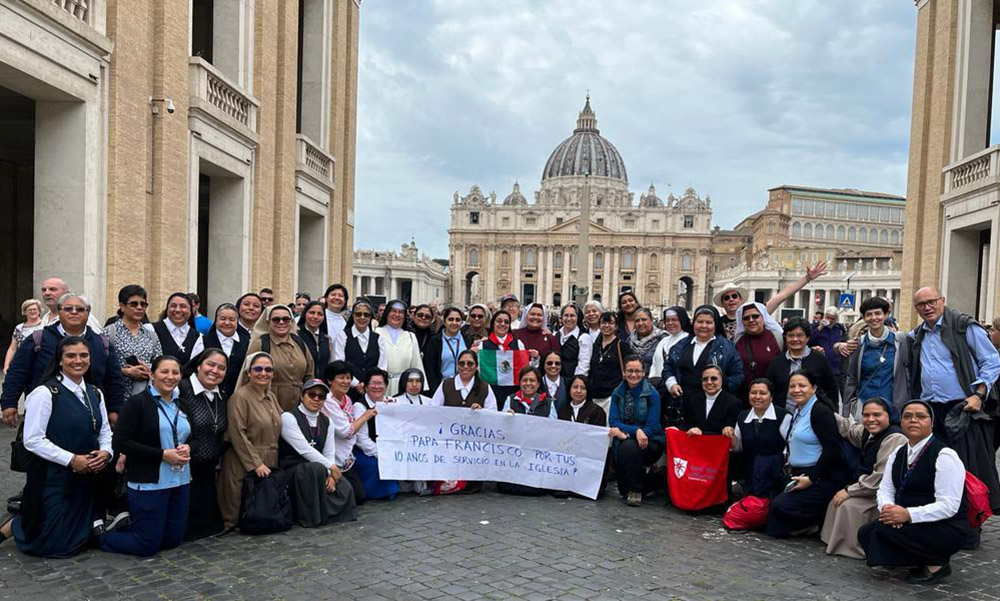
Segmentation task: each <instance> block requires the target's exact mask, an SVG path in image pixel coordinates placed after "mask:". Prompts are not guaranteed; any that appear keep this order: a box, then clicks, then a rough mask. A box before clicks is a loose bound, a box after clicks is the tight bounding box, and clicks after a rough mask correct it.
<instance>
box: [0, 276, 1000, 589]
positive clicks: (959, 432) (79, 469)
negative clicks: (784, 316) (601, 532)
mask: <svg viewBox="0 0 1000 601" xmlns="http://www.w3.org/2000/svg"><path fill="white" fill-rule="evenodd" d="M824 273H825V265H823V264H822V263H820V264H817V265H816V266H815V267H813V268H810V269H809V270H808V271H807V272H806V273H805V275H803V277H802V278H801V279H800V280H799V281H797V282H795V283H793V284H791V285H790V286H789V287H788V288H786V289H785V290H782V291H781V292H780V293H779V294H778V295H776V296H775V297H774V298H772V299H770V300H769V301H768V302H767V303H761V302H755V301H753V300H752V299H748V298H747V291H746V290H745V289H742V288H739V287H735V286H732V287H728V288H726V289H724V290H721V291H719V292H718V294H717V295H716V296H715V297H714V299H713V301H714V304H706V305H702V306H699V307H697V308H695V309H694V310H693V311H690V312H689V311H688V310H687V309H686V308H685V307H682V306H675V307H670V308H668V309H666V310H665V311H662V312H657V313H654V312H653V310H651V309H650V308H648V307H644V306H643V305H642V304H641V303H640V300H639V298H638V297H637V296H636V294H635V293H634V292H631V291H626V292H622V293H621V294H620V295H619V296H618V298H617V303H616V307H614V309H612V308H610V307H605V306H603V305H602V303H601V302H599V301H597V300H590V301H589V302H586V303H585V304H583V306H577V305H575V304H568V305H566V306H564V307H555V308H551V309H550V308H549V307H546V306H544V305H542V304H539V303H529V304H527V305H526V306H522V305H521V303H520V302H519V300H518V298H516V297H515V296H513V295H507V296H504V297H503V298H501V299H500V300H499V303H498V304H497V305H493V304H492V303H491V304H486V305H484V304H476V305H473V306H471V307H468V308H460V307H455V306H449V307H445V308H443V309H441V310H439V309H438V307H437V306H436V305H434V304H431V303H428V304H419V305H416V306H408V305H407V304H406V303H404V302H402V301H400V300H391V301H389V302H387V303H380V304H377V305H376V304H373V303H372V302H370V301H369V300H368V299H366V298H364V297H360V298H356V299H354V300H353V302H351V297H350V294H349V291H348V289H347V288H346V287H345V286H343V285H341V284H334V285H331V286H330V287H329V288H327V290H326V291H325V293H324V294H323V295H322V296H320V297H319V298H316V299H313V298H311V296H310V295H309V294H306V293H299V294H296V295H295V298H294V299H293V300H292V302H290V303H288V304H279V303H276V301H275V295H274V293H273V291H272V290H270V289H267V288H265V289H263V290H261V291H260V292H259V293H248V294H244V295H243V296H241V297H240V298H239V299H236V301H235V302H234V303H223V304H221V305H219V306H218V307H217V308H216V310H215V313H214V315H213V316H212V318H208V317H206V316H205V315H203V314H202V313H201V310H200V305H199V299H198V297H197V295H195V294H191V293H183V292H175V293H173V294H171V295H170V296H169V297H168V298H167V301H166V303H165V305H164V306H163V307H162V311H161V312H160V313H159V315H158V318H156V319H153V317H155V315H153V316H151V315H150V313H151V312H150V311H149V303H148V301H147V294H146V291H145V290H144V289H143V288H142V287H141V286H139V285H128V286H125V287H123V288H122V289H121V291H120V293H119V295H118V311H117V313H116V314H115V315H114V316H112V317H111V318H110V319H109V320H108V321H107V322H105V323H104V324H103V325H102V324H100V323H99V322H98V320H97V319H96V318H95V316H94V315H92V313H91V305H90V303H89V302H88V300H87V298H86V297H85V296H83V295H81V294H77V293H74V292H71V291H69V290H68V289H67V286H66V284H65V283H64V282H62V280H60V279H58V278H50V279H48V280H45V282H43V283H42V287H41V296H42V299H41V300H40V301H39V300H34V299H29V300H27V301H25V302H24V304H23V306H22V313H23V314H24V317H25V321H24V323H23V324H20V325H18V326H17V329H16V330H15V332H14V341H13V342H12V344H11V348H10V349H9V351H8V353H7V356H6V358H5V365H4V367H5V370H6V379H5V381H4V384H3V391H2V394H0V407H2V409H3V420H4V423H5V424H6V425H7V426H8V427H11V428H14V427H19V432H18V436H17V441H16V442H15V444H14V448H13V453H12V468H14V469H16V470H18V471H23V472H26V474H27V482H26V485H25V487H24V490H23V491H22V492H21V494H20V495H18V496H17V497H15V498H13V499H11V501H10V503H9V509H10V511H11V513H12V514H14V517H13V518H11V519H9V520H7V521H6V522H5V523H3V525H2V526H0V540H5V539H7V538H13V539H14V540H15V542H16V544H17V546H18V547H19V548H20V549H21V550H22V551H23V552H25V553H29V554H35V555H41V556H47V557H64V556H68V555H72V554H74V553H77V552H79V551H80V550H82V549H84V548H85V547H87V546H89V545H97V546H99V547H100V548H102V549H104V550H106V551H109V552H117V553H130V554H135V555H152V554H154V553H156V552H158V551H159V550H161V549H169V548H172V547H175V546H177V545H179V544H181V543H182V542H183V541H185V540H193V539H198V538H202V537H206V536H212V535H218V534H221V533H225V532H227V531H229V530H232V529H234V528H236V527H242V523H243V522H242V520H243V519H244V518H245V514H246V513H247V508H246V505H247V498H246V497H247V490H248V486H249V485H250V484H253V483H255V482H261V481H266V480H267V479H268V478H273V477H276V476H275V474H278V473H281V474H282V477H283V478H286V479H287V482H288V489H289V491H291V513H292V515H294V520H295V522H296V523H297V524H298V525H300V526H302V527H316V526H320V525H323V524H327V523H331V522H339V521H347V520H351V519H354V517H355V515H356V513H357V507H358V506H360V505H363V504H364V503H365V502H367V501H369V500H373V499H387V500H391V499H393V498H395V497H396V496H397V495H399V494H401V493H413V494H418V495H430V494H448V493H454V492H461V493H473V492H476V491H478V490H480V489H481V488H482V486H481V484H482V483H478V482H402V481H387V480H383V479H381V478H380V476H379V469H378V446H377V445H376V442H375V441H376V439H377V437H378V415H379V408H380V407H381V406H383V404H384V403H391V402H396V403H409V404H413V405H427V406H447V407H460V408H466V409H468V410H484V411H504V412H510V413H513V414H519V415H524V416H532V417H537V418H542V419H562V420H567V421H574V422H579V423H584V424H590V425H595V426H601V427H605V428H607V432H608V437H609V459H608V462H607V468H606V473H605V482H604V483H602V486H601V490H602V491H603V490H604V489H605V484H607V483H608V482H610V481H611V480H614V481H615V483H616V487H617V491H618V493H619V494H620V496H621V497H622V498H623V499H624V502H625V503H626V504H627V505H628V506H638V505H641V504H642V503H643V502H644V499H646V498H647V497H650V495H655V494H656V493H658V492H660V490H661V489H662V488H663V487H664V486H665V481H666V479H665V477H664V475H663V474H664V471H665V470H664V468H663V465H664V457H665V451H666V450H667V448H666V447H667V444H668V443H667V436H666V430H667V429H669V428H677V429H679V430H683V431H686V433H687V435H689V436H713V435H714V436H720V437H726V438H728V439H729V440H728V443H727V444H729V446H730V449H731V460H730V462H729V477H728V482H727V485H728V486H729V501H730V502H733V501H736V500H738V499H740V498H741V497H755V498H762V499H766V500H767V501H768V503H769V506H768V507H769V508H768V510H767V519H766V525H765V526H764V530H765V531H766V533H767V534H769V535H771V536H774V537H790V536H810V535H816V534H818V535H819V536H820V538H821V540H822V541H823V542H824V543H825V544H826V551H827V553H830V554H837V555H842V556H846V557H852V558H858V559H866V560H867V562H868V564H869V565H872V566H875V565H886V566H902V567H908V568H910V574H909V579H910V580H912V581H914V582H921V583H929V582H935V581H937V580H939V579H941V578H944V577H946V576H947V575H948V574H949V573H950V567H949V559H950V557H951V556H952V555H953V554H954V553H956V552H957V551H958V550H960V549H962V548H976V547H977V546H978V544H979V534H980V531H979V529H978V528H972V527H971V526H970V524H969V521H968V520H967V519H966V517H965V516H966V513H967V507H968V499H967V497H966V494H965V492H964V488H963V486H964V483H965V480H966V472H968V473H970V474H972V475H974V476H975V477H976V478H978V479H979V480H980V481H981V482H982V483H983V484H984V485H985V487H986V488H987V489H988V491H989V500H990V506H991V507H992V508H993V510H994V511H996V510H1000V483H998V479H997V471H996V464H995V459H996V455H995V453H996V450H997V444H998V443H1000V440H998V438H1000V437H998V436H997V435H996V434H997V431H996V430H997V424H998V423H1000V420H998V403H997V398H998V396H997V389H996V387H995V383H996V382H997V379H998V377H1000V355H998V353H997V346H998V345H1000V335H998V332H996V331H994V332H992V333H989V332H988V331H987V329H985V328H983V327H982V326H981V324H979V323H978V322H976V320H974V319H973V318H971V317H969V316H967V315H963V314H961V313H958V312H956V311H954V310H952V309H951V308H949V307H948V306H947V303H946V300H945V298H944V297H943V296H942V295H941V294H940V293H939V292H938V291H937V290H936V289H935V288H933V287H925V288H920V289H919V290H917V291H916V292H915V293H914V296H913V304H914V307H915V309H916V311H917V313H918V314H919V316H920V318H921V320H922V323H921V324H920V325H919V326H917V327H916V328H915V329H914V330H913V331H911V332H904V331H902V330H901V329H899V328H898V326H897V322H896V321H895V319H894V318H893V316H892V307H891V305H890V303H889V302H888V301H887V300H886V299H883V298H879V297H872V298H868V299H866V300H865V301H864V302H863V303H861V305H860V307H859V311H858V313H859V315H860V319H859V320H858V321H857V322H856V323H846V324H845V323H842V322H841V316H840V315H839V314H838V311H837V309H836V308H833V307H831V308H828V309H826V310H825V311H823V312H822V313H819V314H817V315H815V316H814V319H813V320H808V319H805V318H803V317H794V318H791V319H788V320H787V321H786V322H784V323H778V322H777V321H776V320H775V319H774V318H773V317H772V313H773V312H774V311H775V310H776V309H777V307H778V306H779V305H780V304H781V303H782V302H783V301H784V300H785V299H786V298H788V297H790V296H791V295H793V294H795V293H796V292H797V291H798V290H799V289H800V288H801V287H803V286H804V285H805V284H807V283H808V282H810V281H812V280H813V279H815V278H817V277H821V276H822V275H824ZM518 350H519V351H526V353H527V354H526V356H527V357H528V358H529V361H528V363H527V365H524V366H523V367H521V368H520V370H519V373H518V378H517V382H518V383H517V384H516V385H501V384H494V383H487V382H486V381H485V380H484V378H483V377H482V375H481V373H480V370H479V360H480V353H481V352H483V351H487V352H488V351H500V352H506V351H518ZM22 395H25V399H24V414H23V419H22V417H21V414H20V413H19V400H20V398H21V397H22ZM528 423H535V422H533V421H531V420H529V422H528ZM719 440H724V439H721V438H720V439H719ZM497 488H498V490H499V492H501V493H506V494H519V495H545V494H555V495H557V496H564V495H565V494H566V493H565V492H561V491H547V490H541V489H536V488H531V487H527V486H523V485H516V484H509V483H498V487H497ZM722 509H725V506H722Z"/></svg>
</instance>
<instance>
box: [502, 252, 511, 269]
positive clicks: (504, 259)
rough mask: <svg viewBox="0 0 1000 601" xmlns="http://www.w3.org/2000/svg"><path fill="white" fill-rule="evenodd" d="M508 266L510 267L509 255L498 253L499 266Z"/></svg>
mask: <svg viewBox="0 0 1000 601" xmlns="http://www.w3.org/2000/svg"><path fill="white" fill-rule="evenodd" d="M508 265H510V255H508V254H507V251H503V252H501V253H500V266H501V267H507V266H508Z"/></svg>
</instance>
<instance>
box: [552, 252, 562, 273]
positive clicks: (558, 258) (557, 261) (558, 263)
mask: <svg viewBox="0 0 1000 601" xmlns="http://www.w3.org/2000/svg"><path fill="white" fill-rule="evenodd" d="M562 262H563V254H562V251H556V254H555V255H553V257H552V266H553V267H555V268H556V269H562V266H563V263H562Z"/></svg>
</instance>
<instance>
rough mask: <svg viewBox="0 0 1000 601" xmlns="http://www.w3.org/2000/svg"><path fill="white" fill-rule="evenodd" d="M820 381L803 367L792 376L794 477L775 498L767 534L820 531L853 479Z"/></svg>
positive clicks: (790, 451)
mask: <svg viewBox="0 0 1000 601" xmlns="http://www.w3.org/2000/svg"><path fill="white" fill-rule="evenodd" d="M818 381H819V379H818V377H817V376H816V374H814V373H812V372H809V371H797V372H794V373H792V375H791V376H790V377H789V379H788V399H789V400H790V401H793V402H794V403H795V412H794V413H793V415H792V427H791V430H790V431H789V433H788V467H789V472H790V473H791V476H792V479H791V481H790V482H789V483H788V486H787V487H786V488H785V491H784V492H782V493H781V494H779V495H778V496H777V497H775V498H774V500H772V501H771V507H770V510H769V512H768V516H767V533H768V534H770V535H771V536H776V537H779V538H784V537H788V536H796V535H808V534H814V533H815V532H818V531H819V527H820V525H821V524H822V523H823V518H824V517H825V516H826V506H827V505H828V504H829V503H830V499H832V498H833V495H835V494H836V493H837V491H838V490H840V489H841V488H843V487H844V485H845V484H847V483H848V482H849V481H850V471H849V470H848V468H847V465H846V464H845V463H844V461H843V458H842V457H841V454H840V434H839V430H838V429H837V420H836V418H835V417H834V416H833V411H832V410H831V409H830V408H829V407H827V406H826V405H825V404H823V403H820V402H817V399H816V385H817V383H818Z"/></svg>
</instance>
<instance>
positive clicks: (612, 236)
mask: <svg viewBox="0 0 1000 601" xmlns="http://www.w3.org/2000/svg"><path fill="white" fill-rule="evenodd" d="M584 202H589V204H590V206H589V219H587V220H586V221H587V223H586V224H585V227H586V228H587V232H586V235H585V236H581V234H582V233H583V232H581V224H582V219H581V212H585V211H583V209H584V207H583V203H584ZM448 233H449V238H450V244H449V246H450V266H451V269H450V272H451V283H450V284H451V291H452V301H453V302H454V303H455V304H465V305H470V304H473V303H476V302H487V301H493V300H498V299H499V298H500V297H501V296H503V295H505V294H515V295H517V297H518V298H519V299H520V300H521V302H522V303H528V302H540V303H543V304H545V305H549V306H560V305H563V304H565V303H567V302H569V301H570V300H572V299H573V298H575V297H577V296H585V297H587V298H593V299H596V300H600V301H602V302H603V303H604V304H605V305H610V306H614V305H616V303H617V297H618V294H619V293H621V292H623V291H626V290H631V291H633V292H634V293H635V294H636V295H637V296H638V298H639V300H640V302H641V303H643V304H644V305H646V306H649V307H663V306H669V305H673V304H681V305H685V306H687V307H694V306H695V305H697V304H700V303H703V302H706V301H707V299H708V292H709V265H710V260H711V252H712V251H711V249H712V208H711V199H710V198H709V197H708V196H706V197H705V198H704V199H702V198H701V197H700V196H699V195H698V194H697V193H696V192H695V191H694V190H693V189H691V188H689V189H688V190H687V191H686V192H684V193H683V194H682V195H681V196H680V197H679V198H678V197H675V196H674V195H673V194H670V195H669V196H667V198H666V199H661V198H660V197H659V196H657V193H656V190H655V188H654V187H653V186H652V185H650V186H649V189H648V190H647V191H646V193H644V194H640V197H639V200H638V202H636V201H635V198H634V194H633V193H632V192H631V191H630V190H629V182H628V174H627V172H626V169H625V161H624V160H623V159H622V156H621V154H620V153H619V152H618V150H617V149H616V148H615V146H614V145H613V144H612V143H611V142H610V141H608V139H607V138H605V137H603V136H601V134H600V131H599V130H598V128H597V117H596V115H595V114H594V111H593V109H592V108H591V106H590V98H589V97H588V98H587V101H586V103H585V105H584V107H583V110H582V111H580V114H579V117H578V119H577V122H576V128H575V129H574V130H573V132H572V134H571V135H570V136H569V137H568V138H566V139H565V140H563V141H562V142H561V143H560V144H559V145H558V146H556V148H555V150H553V151H552V153H551V154H550V155H549V157H548V160H547V161H546V162H545V166H544V168H543V170H542V180H541V184H540V186H539V188H538V190H537V191H535V194H534V199H533V200H532V201H531V202H529V200H528V199H527V198H526V197H525V196H524V194H523V193H522V192H521V190H520V186H519V184H518V183H516V182H515V183H514V185H513V189H512V190H511V192H510V193H509V194H508V195H507V196H506V197H505V198H503V199H502V200H498V199H497V195H496V194H495V193H490V194H489V195H485V194H483V192H482V191H481V190H480V188H479V187H478V186H475V185H473V186H472V187H471V188H470V190H469V192H468V194H466V195H464V196H461V195H459V193H458V192H456V193H455V194H454V199H453V203H452V206H451V224H450V228H449V230H448ZM581 247H583V248H584V249H585V251H586V252H587V254H588V256H589V260H588V261H586V262H584V261H582V260H581V259H580V248H581ZM583 264H585V265H586V268H585V269H584V268H582V267H581V265H583ZM584 272H585V273H584ZM581 293H582V294H581Z"/></svg>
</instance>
